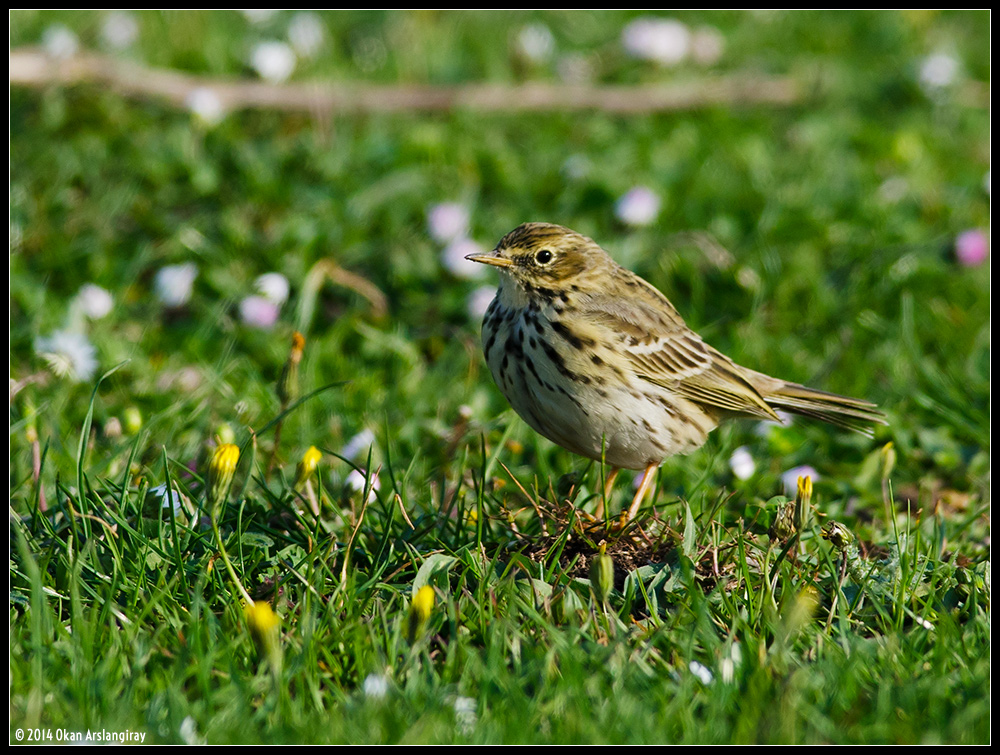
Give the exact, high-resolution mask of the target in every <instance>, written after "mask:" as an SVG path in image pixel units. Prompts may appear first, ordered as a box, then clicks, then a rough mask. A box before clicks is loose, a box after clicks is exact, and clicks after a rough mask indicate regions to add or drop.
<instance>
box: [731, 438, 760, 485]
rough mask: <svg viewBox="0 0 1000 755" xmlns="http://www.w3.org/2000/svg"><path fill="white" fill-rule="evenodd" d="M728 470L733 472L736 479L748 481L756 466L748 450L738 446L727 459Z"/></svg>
mask: <svg viewBox="0 0 1000 755" xmlns="http://www.w3.org/2000/svg"><path fill="white" fill-rule="evenodd" d="M729 468H730V469H731V470H733V474H734V475H735V476H736V477H737V478H738V479H740V480H748V479H750V477H752V476H753V473H754V471H755V470H756V469H757V464H756V463H755V462H754V460H753V456H751V455H750V451H749V449H747V447H746V446H740V447H739V448H737V449H736V450H735V451H733V455H732V456H730V457H729Z"/></svg>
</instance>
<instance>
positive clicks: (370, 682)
mask: <svg viewBox="0 0 1000 755" xmlns="http://www.w3.org/2000/svg"><path fill="white" fill-rule="evenodd" d="M361 689H362V691H363V692H364V693H365V697H370V698H372V699H373V700H381V699H383V698H384V697H385V696H386V695H387V694H389V680H388V679H387V678H386V676H385V674H369V675H368V676H366V677H365V681H364V683H363V684H362V685H361Z"/></svg>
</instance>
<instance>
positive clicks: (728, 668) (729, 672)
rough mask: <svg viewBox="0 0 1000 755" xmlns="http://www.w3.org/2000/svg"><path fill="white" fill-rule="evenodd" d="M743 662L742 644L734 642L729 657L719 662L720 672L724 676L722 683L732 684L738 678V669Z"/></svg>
mask: <svg viewBox="0 0 1000 755" xmlns="http://www.w3.org/2000/svg"><path fill="white" fill-rule="evenodd" d="M742 662H743V651H741V650H740V643H738V642H734V643H733V644H732V647H731V648H730V649H729V655H728V656H723V658H722V660H721V661H719V671H720V673H721V675H722V681H723V682H725V683H726V684H732V682H733V680H734V679H735V678H736V669H737V668H738V667H739V665H740V664H741V663H742Z"/></svg>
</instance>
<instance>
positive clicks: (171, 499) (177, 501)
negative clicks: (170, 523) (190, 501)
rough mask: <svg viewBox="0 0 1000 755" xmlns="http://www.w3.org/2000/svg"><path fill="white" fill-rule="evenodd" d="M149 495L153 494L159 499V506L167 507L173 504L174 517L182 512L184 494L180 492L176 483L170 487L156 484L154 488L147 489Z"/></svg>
mask: <svg viewBox="0 0 1000 755" xmlns="http://www.w3.org/2000/svg"><path fill="white" fill-rule="evenodd" d="M149 494H150V495H155V496H156V497H157V498H159V499H160V506H161V507H163V508H165V509H169V508H171V504H173V509H174V517H179V516H180V515H181V514H183V513H184V500H185V499H184V494H183V493H181V492H180V491H179V490H178V489H177V486H176V485H173V486H172V487H171V488H167V486H166V485H165V484H164V485H157V486H156V487H155V488H150V489H149Z"/></svg>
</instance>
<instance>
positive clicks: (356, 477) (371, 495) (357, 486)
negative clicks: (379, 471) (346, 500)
mask: <svg viewBox="0 0 1000 755" xmlns="http://www.w3.org/2000/svg"><path fill="white" fill-rule="evenodd" d="M345 482H346V484H347V487H349V488H350V489H351V490H356V491H357V492H359V493H363V492H364V489H365V485H366V484H368V483H366V481H365V475H363V474H362V473H361V472H359V471H358V470H356V469H352V470H351V473H350V474H349V475H347V480H346V481H345ZM369 482H370V483H371V488H370V489H369V491H368V503H371V502H372V501H374V500H375V491H377V490H378V489H379V488H381V487H382V484H381V483H380V482H379V479H378V477H375V476H373V477H372V478H371V480H370V481H369Z"/></svg>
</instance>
